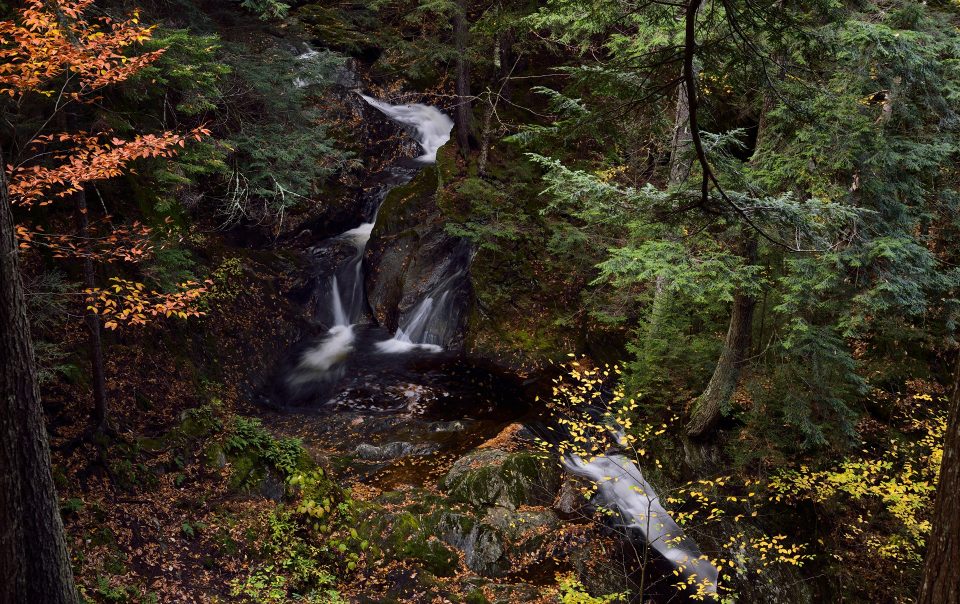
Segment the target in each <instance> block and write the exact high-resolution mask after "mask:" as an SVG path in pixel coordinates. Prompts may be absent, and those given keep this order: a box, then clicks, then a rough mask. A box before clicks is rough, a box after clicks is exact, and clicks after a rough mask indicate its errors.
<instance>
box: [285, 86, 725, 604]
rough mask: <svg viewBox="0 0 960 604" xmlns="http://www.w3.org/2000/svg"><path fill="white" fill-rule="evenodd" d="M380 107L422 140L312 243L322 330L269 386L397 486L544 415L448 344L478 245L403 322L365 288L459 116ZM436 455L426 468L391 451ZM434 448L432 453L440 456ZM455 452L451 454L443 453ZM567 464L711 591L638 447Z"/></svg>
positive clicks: (526, 395) (369, 478)
mask: <svg viewBox="0 0 960 604" xmlns="http://www.w3.org/2000/svg"><path fill="white" fill-rule="evenodd" d="M360 97H361V98H362V99H363V101H364V102H365V103H367V104H368V105H369V106H370V107H372V108H374V109H376V110H377V111H378V112H380V113H382V114H383V115H384V116H386V117H387V118H388V119H390V120H392V121H393V122H394V123H396V124H398V125H400V126H401V127H402V128H404V130H406V131H407V132H408V133H409V134H410V135H411V136H412V137H413V139H414V140H415V141H416V142H417V144H418V145H419V148H420V151H421V154H420V155H419V156H417V157H415V158H412V159H405V160H400V161H397V162H395V163H394V164H392V165H390V166H388V167H386V168H385V169H384V170H383V172H382V173H381V174H379V175H377V178H376V179H375V182H376V183H377V184H376V185H375V186H373V187H371V189H370V190H369V191H367V192H366V193H365V194H364V195H363V199H362V203H361V205H362V217H361V221H360V223H359V224H357V225H356V226H354V227H353V228H350V229H348V230H346V231H344V232H343V233H341V234H340V235H337V236H335V237H333V238H330V239H326V240H324V241H320V242H317V243H316V244H315V245H313V246H312V247H311V248H309V253H310V255H311V257H312V259H313V260H314V262H313V264H312V266H313V269H312V272H311V275H310V279H311V283H312V289H313V294H312V296H311V300H312V301H313V302H312V304H313V307H312V308H311V314H312V315H313V324H314V326H315V335H312V336H310V337H306V338H304V339H303V340H302V341H301V342H300V344H298V345H297V346H296V347H295V348H294V350H292V351H290V354H289V355H288V356H287V358H285V359H283V360H280V362H279V370H278V372H277V377H276V378H275V379H274V380H272V383H271V385H270V392H269V394H268V397H269V398H270V399H271V401H273V403H274V406H276V407H279V408H282V409H284V411H285V413H284V416H285V418H284V420H283V421H286V422H287V423H288V424H291V425H293V427H294V428H299V429H300V431H301V432H302V433H304V434H305V435H306V434H309V436H311V437H312V438H313V439H314V440H315V441H319V442H320V443H321V444H322V448H323V449H324V450H325V453H327V454H333V455H351V454H352V455H353V456H354V457H355V458H359V459H361V460H365V461H364V462H362V463H352V464H351V465H349V467H346V468H345V469H343V468H342V470H343V471H344V472H345V474H346V476H345V477H346V478H347V479H353V480H355V481H360V482H365V483H367V484H374V483H375V484H377V486H378V487H380V488H383V489H387V488H394V487H398V486H402V485H413V486H421V485H423V484H425V483H426V481H428V480H432V481H436V470H435V469H433V470H431V466H436V467H439V468H440V469H441V470H442V469H443V468H446V467H448V465H449V462H452V460H454V459H456V458H457V457H458V456H460V455H463V454H464V453H466V452H467V451H469V450H471V449H472V448H473V447H476V446H477V445H479V444H480V443H482V442H483V441H485V440H487V439H489V438H491V437H493V436H494V435H496V434H497V433H498V432H499V431H500V430H501V429H503V428H504V427H505V426H507V425H508V424H510V423H514V422H523V421H524V420H530V419H533V418H534V416H535V414H536V413H537V412H538V411H540V410H538V409H536V408H535V406H534V404H533V403H532V401H533V397H532V396H531V393H530V385H529V384H525V383H523V382H522V381H521V379H520V378H519V377H517V376H515V375H512V374H509V373H506V372H504V371H503V370H502V369H500V368H497V367H494V366H492V365H488V364H485V363H483V362H481V361H478V360H474V359H470V358H469V357H466V356H464V355H463V354H462V353H460V352H458V351H456V350H453V349H451V343H452V342H453V341H454V339H455V338H456V337H457V336H458V335H459V334H457V333H456V332H457V330H458V326H459V325H460V324H461V321H460V320H459V319H460V317H461V313H464V312H466V309H465V308H463V300H464V299H466V298H467V297H466V296H464V295H460V294H462V292H463V288H465V287H469V283H468V278H469V265H470V260H471V254H472V251H471V249H470V246H469V245H467V244H466V243H464V244H463V245H460V246H456V247H455V248H454V252H453V253H452V254H451V255H450V257H448V258H447V259H446V260H445V261H443V262H442V266H438V267H437V269H438V270H437V271H435V273H436V274H437V276H436V277H435V278H433V279H432V281H434V282H433V283H428V284H426V287H425V288H424V289H423V290H422V291H424V292H425V293H424V294H422V295H421V297H420V298H419V299H418V300H416V301H414V303H412V304H409V305H408V307H409V308H408V310H407V311H406V312H403V313H401V315H400V318H399V321H398V325H399V326H398V328H397V329H396V330H395V331H394V332H392V333H391V332H389V331H388V330H386V329H385V328H383V327H381V326H379V325H377V323H376V321H375V320H374V317H373V314H372V312H371V310H370V308H369V304H368V302H367V297H366V287H367V285H366V283H367V275H366V270H367V267H366V266H365V262H364V256H365V252H366V250H367V244H368V242H369V241H370V239H371V235H372V234H373V233H374V230H375V228H376V222H377V216H378V213H379V210H380V207H381V205H382V204H383V203H384V200H385V199H386V198H387V195H388V194H389V192H390V191H391V190H392V189H394V188H396V187H398V186H402V185H404V184H406V183H409V182H410V181H411V180H412V179H413V178H414V177H415V176H416V174H417V172H418V171H419V170H421V169H425V168H428V167H429V166H431V164H433V163H435V162H436V158H437V151H438V150H439V149H440V147H441V146H443V145H444V144H445V143H446V142H447V141H448V140H449V139H450V133H451V130H452V128H453V126H454V123H453V121H452V120H451V119H450V117H449V116H447V115H446V114H444V113H443V112H441V111H439V110H438V109H437V108H435V107H431V106H428V105H423V104H419V103H416V104H403V105H391V104H388V103H385V102H383V101H380V100H377V99H375V98H372V97H369V96H366V95H363V94H360ZM410 455H414V456H428V459H427V463H421V464H419V466H418V468H411V467H410V466H403V465H402V464H400V465H398V464H396V463H393V460H395V459H397V458H400V457H405V456H410ZM429 456H432V459H430V458H429ZM441 461H445V462H446V463H441ZM564 465H565V467H566V468H567V470H568V471H569V472H570V473H571V474H574V475H579V476H582V477H584V478H587V479H589V480H591V481H593V482H595V483H597V485H598V487H599V488H598V491H597V495H596V500H597V502H598V503H601V504H603V505H604V506H605V507H607V508H609V509H611V510H615V511H617V512H619V520H616V521H614V524H616V525H617V526H618V529H619V530H621V531H623V532H625V533H626V534H628V535H631V538H633V539H634V540H636V541H638V542H641V543H643V542H647V543H649V544H650V546H651V549H652V550H653V551H655V552H656V553H657V554H658V555H659V556H660V557H661V558H662V560H663V561H666V562H667V564H668V566H669V568H670V569H671V570H676V571H678V572H679V574H680V575H682V576H689V575H691V574H693V573H695V574H696V577H697V578H698V580H703V579H704V578H705V579H706V581H707V582H708V583H709V585H707V591H714V590H715V584H716V581H717V569H716V568H714V567H713V565H712V564H710V563H709V562H708V561H706V560H705V559H704V558H702V556H701V553H700V550H699V549H698V547H697V545H696V544H695V543H694V542H693V541H692V540H691V539H690V538H689V537H687V536H686V535H684V533H683V531H682V530H681V529H680V527H679V526H677V524H676V523H675V522H674V521H673V519H672V518H671V517H670V515H669V514H668V513H667V512H666V510H665V509H664V508H663V507H662V506H661V505H660V503H659V499H658V497H657V495H656V493H655V492H654V490H653V488H652V487H651V486H650V485H649V484H648V483H647V482H646V481H645V480H644V478H643V475H642V473H641V471H640V469H639V468H638V467H637V466H636V465H635V464H634V463H633V462H632V461H630V460H629V459H627V458H625V457H622V456H618V455H615V454H614V453H611V455H609V456H604V457H600V458H596V459H593V460H582V459H579V458H575V457H571V458H569V459H566V460H564Z"/></svg>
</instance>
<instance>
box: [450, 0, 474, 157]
mask: <svg viewBox="0 0 960 604" xmlns="http://www.w3.org/2000/svg"><path fill="white" fill-rule="evenodd" d="M469 35H470V24H469V23H468V22H467V4H466V2H465V0H458V2H457V12H456V15H454V17H453V39H454V44H455V45H456V48H457V65H456V68H457V79H456V82H455V88H456V90H455V92H456V95H457V110H456V111H455V112H454V122H455V123H456V127H457V146H458V147H459V148H460V154H461V155H462V156H463V157H464V158H466V157H467V156H468V155H469V154H470V139H471V137H472V136H473V120H472V119H471V113H472V109H471V101H470V61H469V60H468V59H467V46H468V44H469Z"/></svg>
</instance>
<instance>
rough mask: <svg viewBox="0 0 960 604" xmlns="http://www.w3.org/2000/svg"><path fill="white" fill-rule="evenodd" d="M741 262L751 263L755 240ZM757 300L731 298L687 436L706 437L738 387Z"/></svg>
mask: <svg viewBox="0 0 960 604" xmlns="http://www.w3.org/2000/svg"><path fill="white" fill-rule="evenodd" d="M744 247H745V249H744V254H743V256H744V258H745V259H746V260H747V261H748V262H753V261H754V260H755V259H756V255H757V240H756V238H754V237H751V238H750V239H749V240H748V241H747V243H746V245H745V246H744ZM756 306H757V300H756V298H754V297H753V296H751V295H747V294H746V293H744V292H742V291H740V292H737V293H736V294H734V296H733V309H732V310H731V312H730V326H729V327H728V328H727V337H726V338H725V339H724V341H723V350H722V351H721V352H720V359H719V360H718V361H717V367H716V369H714V371H713V376H712V377H711V378H710V383H709V384H707V388H706V390H704V391H703V394H701V395H700V396H699V397H698V398H697V400H696V401H694V404H693V412H692V413H691V416H690V423H688V424H687V436H690V437H691V438H702V437H704V436H707V435H709V434H710V433H711V432H712V431H713V429H714V428H715V427H716V425H717V422H718V421H720V416H721V413H722V411H723V409H724V407H726V406H727V405H728V404H729V403H730V399H731V398H732V397H733V393H734V392H735V391H736V390H737V386H738V385H739V384H740V373H741V370H742V369H743V366H744V364H745V363H746V360H747V358H748V355H749V352H750V340H751V335H752V332H753V311H754V309H755V308H756Z"/></svg>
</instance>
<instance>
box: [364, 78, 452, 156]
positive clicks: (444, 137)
mask: <svg viewBox="0 0 960 604" xmlns="http://www.w3.org/2000/svg"><path fill="white" fill-rule="evenodd" d="M360 96H361V97H362V98H363V100H365V101H366V102H367V103H368V104H369V105H370V106H371V107H374V108H376V109H377V110H378V111H380V112H381V113H383V114H384V115H386V116H387V117H389V118H390V119H392V120H393V121H395V122H397V123H399V124H403V125H404V126H410V127H411V128H413V129H414V130H415V131H416V136H415V137H416V139H417V142H418V143H420V146H421V147H422V148H423V155H421V156H420V157H418V158H417V161H420V162H423V163H433V162H435V161H437V151H438V150H439V149H440V147H442V146H443V145H444V144H446V142H447V141H448V140H450V131H451V130H453V120H452V119H450V117H449V116H448V115H447V114H445V113H443V112H442V111H440V110H439V109H437V108H436V107H431V106H430V105H423V104H421V103H411V104H407V105H390V104H389V103H384V102H383V101H378V100H377V99H375V98H373V97H369V96H367V95H365V94H360Z"/></svg>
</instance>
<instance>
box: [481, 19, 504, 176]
mask: <svg viewBox="0 0 960 604" xmlns="http://www.w3.org/2000/svg"><path fill="white" fill-rule="evenodd" d="M500 54H501V52H500V35H499V34H497V35H496V37H495V40H494V43H493V74H494V82H493V83H494V85H496V84H497V83H498V82H499V81H500V80H502V79H503V78H504V77H507V76H506V74H504V73H503V61H502V60H501V56H500ZM501 88H502V87H501ZM499 100H500V99H499V98H494V94H493V89H492V88H488V89H487V102H486V104H485V105H484V106H483V124H482V127H481V130H480V157H479V158H478V159H477V175H479V176H480V177H483V176H484V175H485V174H486V172H487V161H488V159H489V157H490V139H491V137H492V136H493V132H492V128H493V112H494V110H495V109H496V107H497V101H499Z"/></svg>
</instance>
